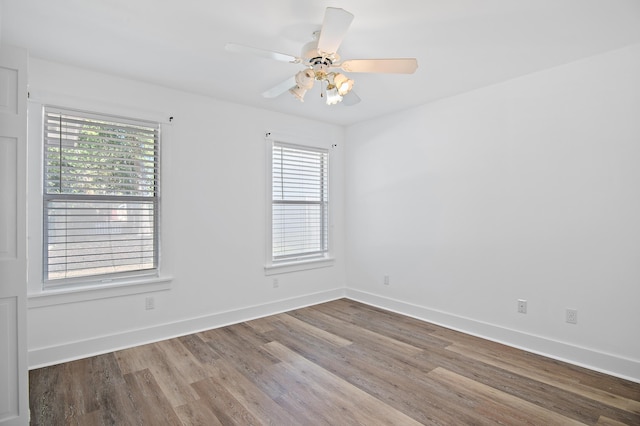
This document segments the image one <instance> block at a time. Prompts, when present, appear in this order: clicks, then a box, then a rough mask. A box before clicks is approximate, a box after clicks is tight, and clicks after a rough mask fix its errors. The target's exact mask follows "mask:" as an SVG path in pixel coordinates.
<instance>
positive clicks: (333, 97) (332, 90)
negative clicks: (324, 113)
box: [325, 84, 342, 105]
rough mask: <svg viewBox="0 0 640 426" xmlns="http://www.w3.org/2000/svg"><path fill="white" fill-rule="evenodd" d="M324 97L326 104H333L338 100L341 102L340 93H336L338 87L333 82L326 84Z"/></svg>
mask: <svg viewBox="0 0 640 426" xmlns="http://www.w3.org/2000/svg"><path fill="white" fill-rule="evenodd" d="M325 98H326V102H327V105H335V104H337V103H338V102H342V95H340V93H338V88H337V87H336V86H335V85H333V84H330V85H328V86H327V90H326V91H325Z"/></svg>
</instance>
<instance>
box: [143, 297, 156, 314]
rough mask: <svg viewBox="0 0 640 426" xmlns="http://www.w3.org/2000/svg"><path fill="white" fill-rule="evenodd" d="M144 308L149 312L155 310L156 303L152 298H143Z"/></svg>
mask: <svg viewBox="0 0 640 426" xmlns="http://www.w3.org/2000/svg"><path fill="white" fill-rule="evenodd" d="M144 308H145V309H146V310H147V311H150V310H151V309H155V308H156V301H155V299H154V298H153V297H145V299H144Z"/></svg>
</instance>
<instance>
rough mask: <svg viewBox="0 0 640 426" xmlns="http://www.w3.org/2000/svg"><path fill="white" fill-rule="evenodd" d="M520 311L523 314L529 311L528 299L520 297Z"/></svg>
mask: <svg viewBox="0 0 640 426" xmlns="http://www.w3.org/2000/svg"><path fill="white" fill-rule="evenodd" d="M518 312H519V313H521V314H526V313H527V301H526V300H524V299H518Z"/></svg>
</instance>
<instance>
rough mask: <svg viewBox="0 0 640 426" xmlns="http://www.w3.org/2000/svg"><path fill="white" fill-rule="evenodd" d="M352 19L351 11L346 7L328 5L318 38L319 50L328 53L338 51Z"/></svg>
mask: <svg viewBox="0 0 640 426" xmlns="http://www.w3.org/2000/svg"><path fill="white" fill-rule="evenodd" d="M351 21H353V15H352V14H351V13H349V12H347V11H346V10H344V9H339V8H336V7H328V8H327V10H326V12H325V14H324V21H323V22H322V29H321V30H320V37H319V38H318V52H320V53H321V54H328V55H329V54H332V53H336V52H337V51H338V48H339V47H340V43H342V39H344V36H345V35H347V31H348V30H349V26H350V25H351Z"/></svg>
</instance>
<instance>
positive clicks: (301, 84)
mask: <svg viewBox="0 0 640 426" xmlns="http://www.w3.org/2000/svg"><path fill="white" fill-rule="evenodd" d="M351 21H353V15H352V14H351V13H349V12H347V11H346V10H344V9H339V8H335V7H328V8H327V10H326V12H325V15H324V21H323V23H322V28H321V29H320V30H319V31H315V32H314V33H313V40H312V41H310V42H309V43H307V44H305V45H304V46H303V47H302V53H301V55H300V57H297V56H293V55H287V54H285V53H279V52H274V51H271V50H263V49H258V48H255V47H249V46H243V45H240V44H235V43H227V44H226V45H225V49H226V50H227V51H230V52H238V53H249V54H253V55H257V56H261V57H263V58H268V59H275V60H276V61H282V62H290V63H293V64H302V65H305V69H303V70H302V71H299V72H298V73H296V74H295V75H293V76H291V77H289V78H288V79H286V80H285V81H283V82H282V83H280V84H277V85H276V86H274V87H272V88H271V89H269V90H267V91H266V92H264V93H263V94H262V96H264V97H265V98H275V97H277V96H280V95H281V94H283V93H284V92H286V91H289V92H290V93H291V94H292V95H293V96H295V97H296V98H297V99H298V100H300V101H301V102H304V96H305V94H306V92H307V91H308V90H309V89H311V88H312V87H313V85H314V83H315V82H316V81H318V82H319V83H320V84H321V85H322V86H321V88H322V90H321V96H322V97H323V98H325V101H326V103H327V105H334V104H337V103H339V102H343V104H344V105H354V104H357V103H358V102H360V98H359V97H358V95H356V94H355V92H353V91H352V89H353V84H354V81H353V80H352V79H350V78H349V77H347V76H346V75H344V74H342V73H341V72H338V71H336V69H339V70H342V71H345V72H364V73H395V74H412V73H414V72H415V71H416V69H417V68H418V61H417V60H416V59H415V58H397V59H350V60H346V61H342V62H341V61H340V59H341V58H340V55H338V48H339V47H340V44H341V43H342V40H343V39H344V37H345V35H346V34H347V30H348V29H349V26H350V25H351Z"/></svg>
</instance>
